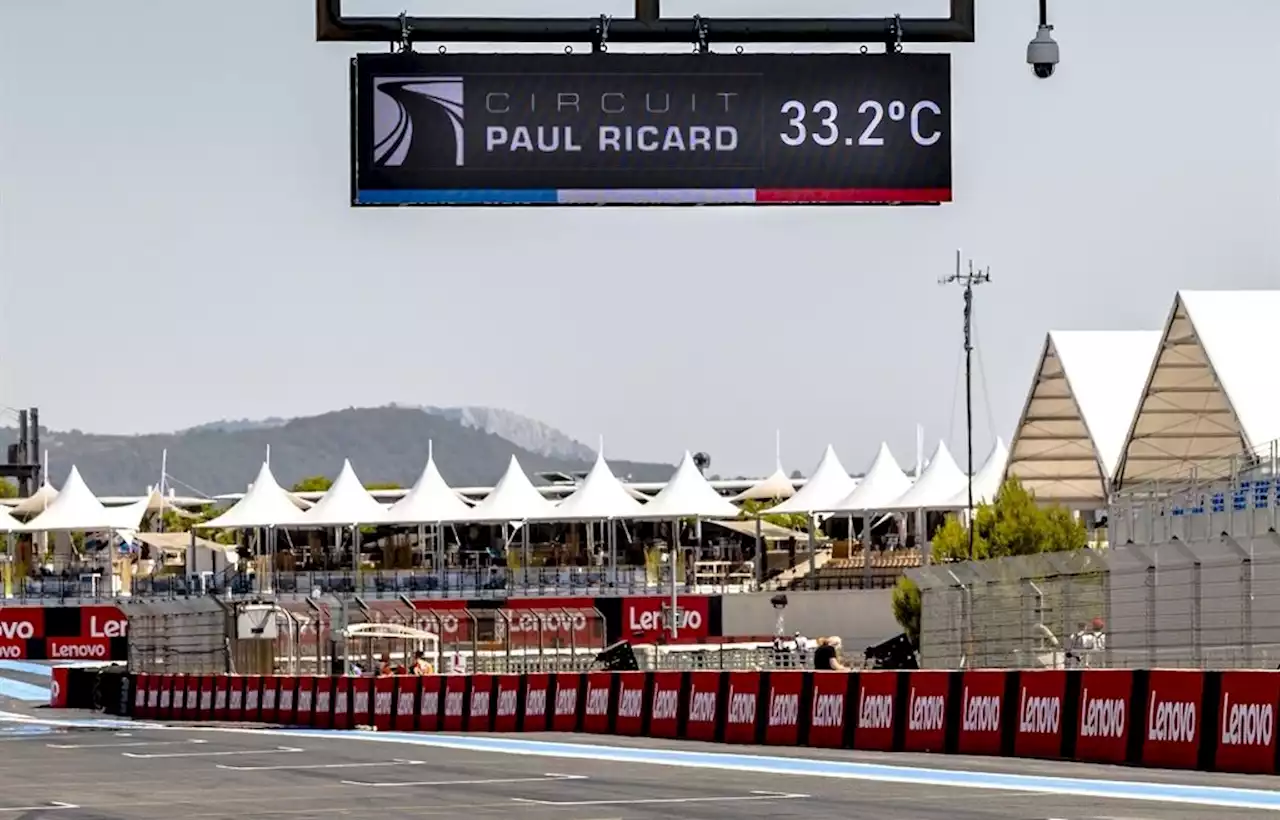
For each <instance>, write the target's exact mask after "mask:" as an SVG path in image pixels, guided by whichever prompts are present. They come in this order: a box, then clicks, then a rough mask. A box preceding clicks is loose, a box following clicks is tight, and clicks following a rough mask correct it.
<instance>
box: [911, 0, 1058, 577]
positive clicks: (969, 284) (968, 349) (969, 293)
mask: <svg viewBox="0 0 1280 820" xmlns="http://www.w3.org/2000/svg"><path fill="white" fill-rule="evenodd" d="M1041 2H1042V4H1043V0H1041ZM990 281H991V269H990V268H987V269H986V270H980V271H975V270H974V269H973V260H972V259H971V260H969V272H968V273H964V272H963V271H962V270H961V267H960V251H959V250H957V251H956V272H955V273H953V274H951V275H950V276H947V277H944V278H943V279H941V280H939V284H941V285H950V284H958V285H961V286H962V287H963V288H964V429H965V442H966V450H967V452H968V457H969V463H968V470H967V473H968V482H967V487H968V493H969V496H968V505H969V506H968V508H967V509H968V516H969V522H968V527H967V529H968V531H969V560H970V561H972V560H973V524H974V521H973V518H974V515H973V289H974V287H975V286H976V285H981V284H985V283H987V282H990ZM924 536H925V534H924V533H920V538H921V542H920V543H921V544H922V545H923V544H924Z"/></svg>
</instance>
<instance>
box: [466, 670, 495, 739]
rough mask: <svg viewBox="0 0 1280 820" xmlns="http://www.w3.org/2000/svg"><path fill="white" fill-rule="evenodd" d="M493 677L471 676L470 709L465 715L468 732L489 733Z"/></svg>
mask: <svg viewBox="0 0 1280 820" xmlns="http://www.w3.org/2000/svg"><path fill="white" fill-rule="evenodd" d="M492 697H493V676H492V675H472V676H471V708H470V709H469V713H468V715H467V731H468V732H487V731H489V726H490V723H489V717H490V715H491V714H493V704H492V703H491V702H490V699H491V698H492Z"/></svg>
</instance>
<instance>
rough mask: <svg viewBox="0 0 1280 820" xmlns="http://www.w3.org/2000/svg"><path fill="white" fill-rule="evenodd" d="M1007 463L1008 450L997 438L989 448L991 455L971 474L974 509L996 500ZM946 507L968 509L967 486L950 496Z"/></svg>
mask: <svg viewBox="0 0 1280 820" xmlns="http://www.w3.org/2000/svg"><path fill="white" fill-rule="evenodd" d="M1008 462H1009V449H1008V448H1007V447H1005V446H1004V441H1002V440H1001V439H998V438H997V439H996V443H995V446H993V447H992V448H991V453H990V454H989V455H988V456H987V460H986V461H984V462H983V463H982V466H981V467H979V468H978V471H977V472H976V473H974V474H973V506H974V507H977V506H978V505H979V504H990V503H991V502H993V501H995V500H996V495H997V494H998V493H999V492H1000V485H1001V483H1003V481H1004V473H1005V467H1006V465H1007V464H1008ZM948 507H949V508H950V509H953V510H963V509H967V508H968V507H969V488H968V486H965V487H962V488H961V489H960V492H958V493H956V494H955V495H954V496H952V498H951V503H950V504H949V505H948Z"/></svg>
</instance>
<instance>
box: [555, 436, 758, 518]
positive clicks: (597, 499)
mask: <svg viewBox="0 0 1280 820" xmlns="http://www.w3.org/2000/svg"><path fill="white" fill-rule="evenodd" d="M643 512H644V505H643V504H641V503H640V502H639V501H637V500H635V498H633V497H632V495H631V493H630V492H628V491H627V488H626V487H624V486H623V485H622V482H621V481H619V480H618V479H617V477H616V476H615V475H614V474H613V471H612V470H610V469H609V465H608V463H607V462H606V461H605V460H604V454H603V453H601V454H598V455H596V463H595V464H593V465H592V466H591V471H590V472H588V473H587V477H586V478H585V479H583V481H582V484H581V485H579V486H578V489H576V490H574V491H573V494H572V495H570V496H569V497H568V498H566V499H565V500H564V501H561V502H560V503H559V504H557V505H556V506H555V508H554V509H553V510H552V511H551V513H550V514H549V515H548V518H550V519H552V520H555V521H611V520H616V519H623V520H626V519H631V518H636V517H637V516H639V515H641V514H642V513H643ZM735 514H736V513H735Z"/></svg>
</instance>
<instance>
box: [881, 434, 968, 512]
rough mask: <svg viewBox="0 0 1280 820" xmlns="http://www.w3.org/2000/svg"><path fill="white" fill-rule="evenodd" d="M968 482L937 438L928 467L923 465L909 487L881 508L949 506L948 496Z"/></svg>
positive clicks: (949, 498) (931, 508) (951, 495)
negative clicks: (921, 470)
mask: <svg viewBox="0 0 1280 820" xmlns="http://www.w3.org/2000/svg"><path fill="white" fill-rule="evenodd" d="M968 481H969V477H968V476H967V475H965V473H964V471H962V470H961V469H960V468H959V467H957V466H956V461H955V459H954V458H952V457H951V451H950V450H948V449H947V445H946V442H942V441H939V442H938V446H937V448H936V449H935V450H934V451H933V455H932V456H931V457H930V458H929V466H927V467H925V468H924V472H923V473H921V474H920V477H919V478H918V479H916V482H915V483H914V484H912V485H911V488H910V489H909V490H907V491H906V492H905V493H903V494H902V495H901V496H900V497H899V498H898V499H897V500H896V501H894V502H893V503H891V504H888V505H887V506H886V507H885V511H889V510H898V511H901V510H937V509H949V507H948V505H949V504H950V503H951V500H952V498H953V497H954V496H955V494H956V493H958V492H960V491H961V490H962V489H964V487H965V485H966V484H967V483H968Z"/></svg>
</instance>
